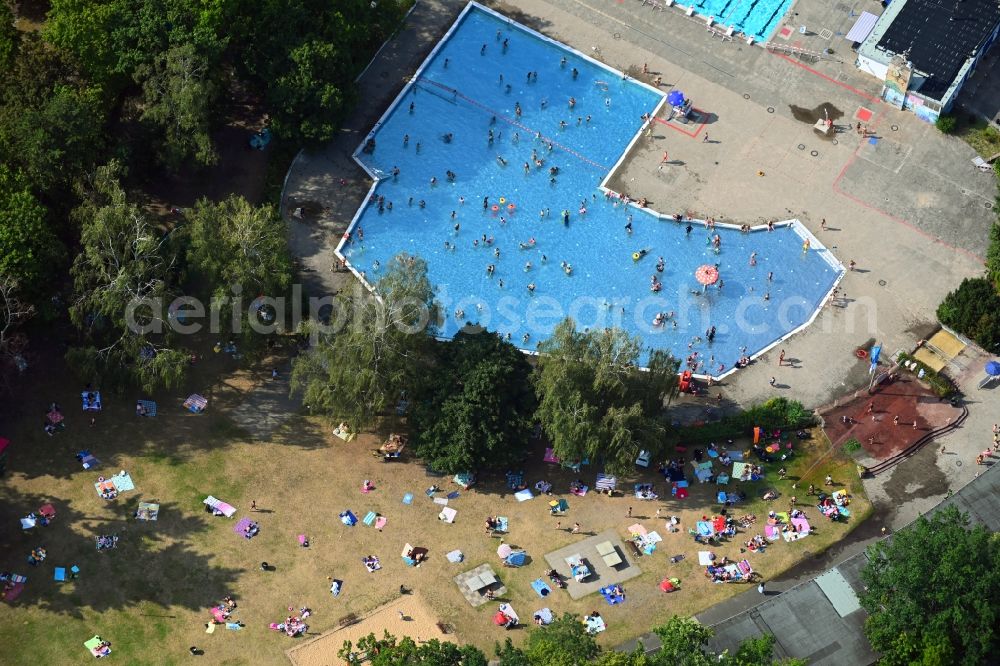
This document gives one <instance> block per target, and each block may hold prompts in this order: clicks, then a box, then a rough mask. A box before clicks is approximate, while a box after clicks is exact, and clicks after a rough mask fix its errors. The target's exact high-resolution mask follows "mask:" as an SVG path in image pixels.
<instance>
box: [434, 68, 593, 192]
mask: <svg viewBox="0 0 1000 666" xmlns="http://www.w3.org/2000/svg"><path fill="white" fill-rule="evenodd" d="M417 83H429V84H432V85H435V86H437V87H439V88H443V89H444V90H447V91H448V92H450V93H454V94H455V96H456V97H461V98H462V99H464V100H465V101H467V102H468V103H469V104H473V105H475V106H478V107H479V108H481V109H483V110H484V111H488V112H490V113H491V114H493V115H494V116H496V117H497V118H499V119H501V120H503V121H504V122H506V123H508V124H510V125H513V126H514V127H520V128H521V129H523V130H524V131H525V132H530V133H531V134H533V135H535V136H536V137H538V138H540V139H542V140H543V141H547V142H548V143H551V144H552V145H553V146H558V147H559V149H560V150H563V151H565V152H567V153H569V154H570V155H572V156H573V157H575V158H577V159H578V160H581V161H582V162H586V163H587V164H589V165H591V166H593V167H597V168H598V169H600V170H601V171H604V172H605V173H606V172H608V171H609V170H610V168H609V167H606V166H604V165H603V164H598V163H597V162H595V161H594V160H592V159H590V158H589V157H584V156H583V155H581V154H580V153H578V152H576V151H575V150H573V149H572V148H568V147H566V146H564V145H562V144H561V143H559V142H558V141H556V140H555V139H550V138H549V137H547V136H545V135H544V134H542V133H541V132H539V131H537V130H533V129H531V128H530V127H528V126H527V125H525V124H523V123H521V122H519V121H517V120H514V119H513V118H508V117H507V116H505V115H504V114H502V113H500V112H499V111H497V110H496V109H492V108H490V107H488V106H486V105H485V104H483V103H482V102H477V101H476V100H474V99H472V98H471V97H468V96H466V95H463V94H462V93H461V91H459V90H458V89H457V88H452V87H450V86H446V85H444V84H443V83H439V82H437V81H432V80H431V79H425V78H423V77H420V78H419V79H417Z"/></svg>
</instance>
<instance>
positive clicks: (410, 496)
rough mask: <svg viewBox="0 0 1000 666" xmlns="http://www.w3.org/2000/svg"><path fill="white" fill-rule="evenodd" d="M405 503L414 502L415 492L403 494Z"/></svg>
mask: <svg viewBox="0 0 1000 666" xmlns="http://www.w3.org/2000/svg"><path fill="white" fill-rule="evenodd" d="M403 504H413V493H406V494H405V495H403Z"/></svg>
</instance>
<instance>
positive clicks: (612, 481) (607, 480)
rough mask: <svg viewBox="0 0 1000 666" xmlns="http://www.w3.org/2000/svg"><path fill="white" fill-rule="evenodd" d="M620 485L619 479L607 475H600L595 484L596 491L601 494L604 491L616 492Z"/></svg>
mask: <svg viewBox="0 0 1000 666" xmlns="http://www.w3.org/2000/svg"><path fill="white" fill-rule="evenodd" d="M617 485H618V479H617V478H615V477H613V476H609V475H607V474H598V475H597V481H596V482H595V483H594V490H596V491H598V492H600V491H602V490H614V489H615V487H617Z"/></svg>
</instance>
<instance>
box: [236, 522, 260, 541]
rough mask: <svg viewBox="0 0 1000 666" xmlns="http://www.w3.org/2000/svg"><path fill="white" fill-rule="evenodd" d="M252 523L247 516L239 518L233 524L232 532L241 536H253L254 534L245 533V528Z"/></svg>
mask: <svg viewBox="0 0 1000 666" xmlns="http://www.w3.org/2000/svg"><path fill="white" fill-rule="evenodd" d="M252 525H253V521H252V520H250V519H249V518H240V519H239V521H237V523H236V524H235V525H233V532H236V534H239V535H240V536H241V537H246V538H247V539H250V538H253V537H254V536H256V534H247V528H248V527H251V526H252Z"/></svg>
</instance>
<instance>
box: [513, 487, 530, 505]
mask: <svg viewBox="0 0 1000 666" xmlns="http://www.w3.org/2000/svg"><path fill="white" fill-rule="evenodd" d="M514 497H516V498H517V501H518V502H527V501H528V500H530V499H531V498H532V497H534V495H532V494H531V491H530V490H528V489H527V488H525V489H524V490H519V491H517V492H516V493H514Z"/></svg>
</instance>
